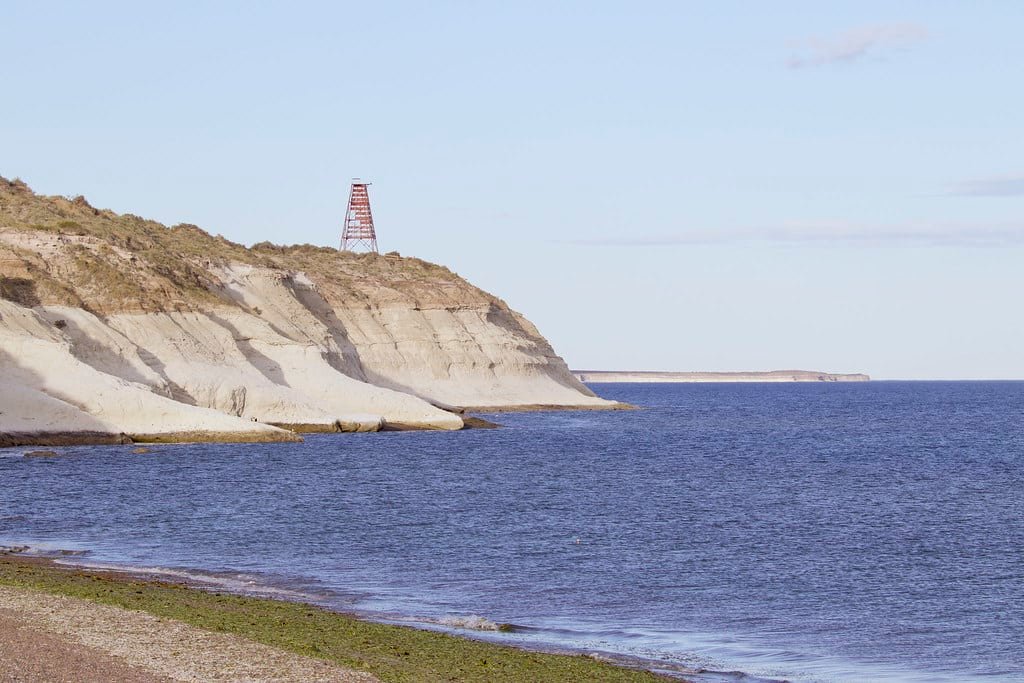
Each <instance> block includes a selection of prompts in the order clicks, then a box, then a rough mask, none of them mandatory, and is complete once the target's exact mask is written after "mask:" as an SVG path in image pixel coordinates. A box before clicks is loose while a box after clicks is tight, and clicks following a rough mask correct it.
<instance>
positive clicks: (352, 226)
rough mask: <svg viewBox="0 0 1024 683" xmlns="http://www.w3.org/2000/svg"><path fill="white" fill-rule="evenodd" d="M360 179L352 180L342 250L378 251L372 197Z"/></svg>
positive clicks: (366, 184) (342, 235)
mask: <svg viewBox="0 0 1024 683" xmlns="http://www.w3.org/2000/svg"><path fill="white" fill-rule="evenodd" d="M369 184H370V183H364V182H363V181H361V180H360V179H359V178H353V179H352V189H351V190H349V193H348V211H346V212H345V227H344V229H342V231H341V250H342V251H357V250H359V249H364V248H365V249H366V250H367V251H372V252H373V253H375V254H377V253H379V252H378V251H377V233H376V232H375V231H374V229H373V214H372V213H370V195H369V194H368V193H367V191H366V188H367V186H368V185H369Z"/></svg>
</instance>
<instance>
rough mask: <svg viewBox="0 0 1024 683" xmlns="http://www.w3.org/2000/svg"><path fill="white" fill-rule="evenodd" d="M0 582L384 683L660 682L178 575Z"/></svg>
mask: <svg viewBox="0 0 1024 683" xmlns="http://www.w3.org/2000/svg"><path fill="white" fill-rule="evenodd" d="M0 584H3V585H8V586H17V587H22V588H30V589H35V590H39V591H44V592H47V593H52V594H57V595H67V596H71V597H76V598H84V599H86V600H92V601H94V602H97V603H102V604H108V605H115V606H118V607H124V608H127V609H133V610H140V611H143V612H148V613H150V614H155V615H157V616H161V617H166V618H170V619H177V620H179V621H183V622H185V623H187V624H191V625H193V626H198V627H200V628H205V629H209V630H211V631H217V632H222V633H233V634H236V635H239V636H242V637H244V638H248V639H250V640H253V641H256V642H260V643H264V644H266V645H271V646H273V647H278V648H281V649H283V650H287V651H290V652H295V653H297V654H302V655H306V656H309V657H316V658H320V659H324V660H327V661H329V662H334V663H337V664H341V665H343V666H347V667H351V668H354V669H360V670H363V671H369V672H371V673H373V674H375V675H377V676H378V677H379V678H380V679H381V680H384V681H481V682H482V681H531V682H532V681H537V682H544V681H551V682H552V683H555V682H561V681H595V680H600V681H613V682H614V681H623V682H636V683H639V682H648V681H649V682H653V681H658V680H665V679H664V678H662V677H659V676H656V675H654V674H652V673H649V672H646V671H637V670H633V669H627V668H623V667H618V666H613V665H611V664H607V663H604V662H600V661H597V660H595V659H592V658H590V657H587V656H584V655H564V654H548V653H541V652H532V651H528V650H520V649H516V648H513V647H507V646H503V645H496V644H493V643H486V642H481V641H476V640H471V639H468V638H460V637H457V636H452V635H448V634H445V633H437V632H434V631H424V630H420V629H415V628H409V627H405V626H393V625H389V624H378V623H374V622H370V621H364V620H362V619H358V618H355V617H353V616H350V615H346V614H341V613H338V612H332V611H329V610H326V609H322V608H320V607H316V606H313V605H309V604H304V603H297V602H284V601H278V600H268V599H265V598H253V597H246V596H239V595H231V594H227V593H211V592H207V591H204V590H199V589H195V588H190V587H188V586H186V585H184V584H180V583H169V582H166V581H153V580H147V579H142V578H135V577H130V576H125V575H121V574H115V573H110V572H103V571H96V570H91V569H81V568H76V567H64V566H61V565H55V564H53V563H52V562H48V561H46V560H40V559H35V558H19V557H12V556H6V557H0Z"/></svg>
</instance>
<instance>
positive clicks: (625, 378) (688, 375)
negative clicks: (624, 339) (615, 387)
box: [572, 370, 871, 383]
mask: <svg viewBox="0 0 1024 683" xmlns="http://www.w3.org/2000/svg"><path fill="white" fill-rule="evenodd" d="M572 372H573V375H575V377H576V379H578V380H580V381H581V382H592V383H600V382H867V381H868V380H870V379H871V378H870V377H869V376H868V375H862V374H837V373H833V372H817V371H814V370H771V371H769V372H646V371H628V370H627V371H619V370H573V371H572Z"/></svg>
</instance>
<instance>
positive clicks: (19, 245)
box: [0, 177, 500, 314]
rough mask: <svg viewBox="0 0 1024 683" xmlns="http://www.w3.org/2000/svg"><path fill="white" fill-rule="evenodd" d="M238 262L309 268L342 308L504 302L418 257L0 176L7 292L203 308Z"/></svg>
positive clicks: (101, 305)
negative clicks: (71, 194)
mask: <svg viewBox="0 0 1024 683" xmlns="http://www.w3.org/2000/svg"><path fill="white" fill-rule="evenodd" d="M231 263H235V264H238V263H240V264H247V265H251V266H255V267H262V268H271V269H277V270H281V271H286V272H292V271H303V272H305V273H307V274H308V275H309V276H310V277H311V278H313V279H314V281H315V282H316V284H317V286H318V287H320V288H321V289H322V290H323V293H324V295H325V297H327V298H328V299H329V300H332V301H333V302H334V303H340V304H342V305H367V304H368V303H371V302H374V301H378V300H382V299H383V300H401V301H408V302H411V303H413V304H414V305H419V304H424V305H430V304H435V305H459V304H461V305H467V304H468V305H479V304H488V303H500V302H498V300H497V299H495V298H494V297H492V296H490V295H488V294H486V293H484V292H482V291H480V290H479V289H477V288H475V287H473V286H472V285H470V284H469V283H467V282H466V281H465V280H463V279H462V278H460V277H459V276H458V275H456V274H455V273H452V272H451V271H450V270H448V269H447V268H445V267H443V266H439V265H435V264H432V263H428V262H426V261H422V260H420V259H416V258H405V257H401V256H398V255H397V254H388V255H377V254H355V253H348V252H339V251H338V250H336V249H332V248H327V247H317V246H313V245H308V244H306V245H295V246H277V245H273V244H270V243H267V242H262V243H260V244H257V245H255V246H254V247H253V248H251V249H250V248H246V247H245V246H243V245H241V244H237V243H235V242H231V241H230V240H227V239H225V238H223V237H221V236H214V235H211V234H209V233H207V232H205V231H203V230H202V229H200V228H199V227H197V226H195V225H191V224H181V225H176V226H173V227H167V226H165V225H163V224H161V223H158V222H156V221H151V220H147V219H144V218H141V217H139V216H135V215H133V214H117V213H115V212H113V211H110V210H107V209H96V208H94V207H93V206H92V205H90V204H89V202H88V201H86V199H85V198H84V197H81V196H79V197H75V198H72V199H69V198H66V197H59V196H42V195H37V194H35V193H34V192H32V190H31V189H30V188H29V187H28V186H27V185H26V184H25V183H24V182H22V181H20V180H6V179H4V178H2V177H0V297H3V298H6V299H9V300H13V301H16V302H18V303H20V304H22V305H38V304H61V305H69V306H78V307H82V308H85V309H87V310H91V311H93V312H94V313H98V314H109V313H116V312H124V311H166V310H179V311H180V310H200V309H204V308H207V307H209V306H212V305H218V304H224V303H226V302H225V301H224V300H223V298H222V297H221V296H219V295H218V288H219V281H218V279H217V275H216V269H217V268H219V267H223V266H226V265H228V264H231Z"/></svg>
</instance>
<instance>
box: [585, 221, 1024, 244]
mask: <svg viewBox="0 0 1024 683" xmlns="http://www.w3.org/2000/svg"><path fill="white" fill-rule="evenodd" d="M620 234H621V232H620ZM567 243H568V244H573V245H577V246H587V247H664V246H674V245H678V246H696V245H711V244H738V243H775V244H793V245H822V246H829V245H856V246H865V247H873V246H958V247H1003V246H1013V245H1024V221H1019V222H1004V223H964V222H946V223H923V222H922V223H911V222H907V223H891V224H878V225H865V224H858V223H846V222H840V221H832V222H816V223H796V222H793V223H785V224H781V225H776V226H764V227H760V228H736V229H721V230H686V231H680V232H678V233H673V234H662V235H637V236H636V237H632V238H624V237H619V236H617V237H609V238H600V237H597V238H593V239H580V240H570V241H568V242H567Z"/></svg>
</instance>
